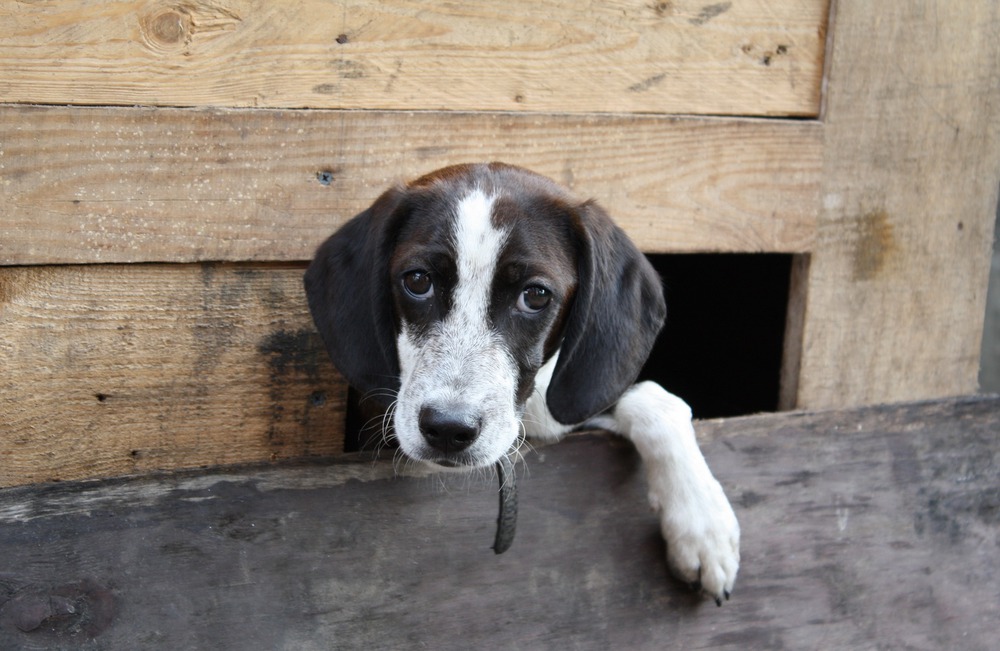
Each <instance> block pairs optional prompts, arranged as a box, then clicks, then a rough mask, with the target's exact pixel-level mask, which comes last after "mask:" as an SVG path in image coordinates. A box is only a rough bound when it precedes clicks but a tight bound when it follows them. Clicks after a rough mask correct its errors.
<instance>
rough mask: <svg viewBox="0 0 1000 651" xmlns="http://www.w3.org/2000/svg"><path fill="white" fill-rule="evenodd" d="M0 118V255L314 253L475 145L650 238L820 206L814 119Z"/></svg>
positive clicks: (129, 112)
mask: <svg viewBox="0 0 1000 651" xmlns="http://www.w3.org/2000/svg"><path fill="white" fill-rule="evenodd" d="M0 133H3V134H4V136H3V138H4V143H3V146H2V147H0V174H2V175H3V176H2V182H0V199H2V200H0V264H51V263H61V262H85V263H90V262H155V261H164V262H190V261H202V260H237V261H239V260H307V259H309V258H311V257H312V254H313V252H314V251H315V248H316V247H317V246H318V245H319V243H320V242H322V241H323V240H324V239H325V238H326V237H327V236H328V235H329V234H330V233H331V232H333V230H334V229H335V228H336V227H337V226H339V225H340V224H341V223H343V222H344V221H346V220H347V219H349V218H350V217H352V216H353V215H355V214H357V213H358V212H360V211H361V210H363V209H364V208H366V207H367V206H368V205H370V204H371V202H372V201H374V199H375V198H376V197H377V196H378V195H379V194H380V193H381V192H382V191H383V190H385V189H386V188H387V187H388V186H389V185H390V184H392V183H396V182H399V181H401V180H404V179H407V178H415V177H416V176H418V175H420V174H423V173H425V172H429V171H432V170H434V169H437V168H438V167H441V166H444V165H448V164H453V163H461V162H469V161H478V160H504V161H506V162H509V163H514V164H520V165H524V166H525V167H529V168H531V169H534V170H535V171H537V172H540V173H542V174H547V175H549V176H552V177H553V178H555V179H557V180H559V181H561V182H563V183H565V184H567V185H569V186H570V187H572V188H574V189H576V190H578V191H579V192H580V193H581V195H582V196H583V197H595V198H597V199H598V200H600V201H601V202H602V203H603V204H604V205H606V206H607V208H608V209H609V210H610V211H611V213H612V214H613V215H614V216H615V218H616V219H618V220H619V221H620V222H621V224H622V225H623V227H624V228H625V229H626V230H628V231H629V232H630V234H631V235H632V236H633V237H634V238H635V239H636V240H637V241H638V242H639V243H640V244H641V245H642V247H643V248H644V249H646V250H648V251H692V250H702V251H704V250H711V251H803V250H808V249H809V247H810V246H811V244H812V242H813V235H814V229H815V218H816V213H817V212H818V210H819V203H818V201H819V199H818V197H819V194H818V189H819V181H820V179H819V170H820V162H821V151H820V144H821V141H822V134H821V130H820V128H819V126H818V125H817V124H815V123H810V122H782V121H761V120H713V119H670V118H655V117H649V116H646V117H642V116H607V117H599V116H590V117H572V116H538V115H534V116H526V115H513V114H506V115H503V114H443V113H385V112H328V111H234V110H168V109H104V108H102V109H79V108H25V107H7V108H2V109H0Z"/></svg>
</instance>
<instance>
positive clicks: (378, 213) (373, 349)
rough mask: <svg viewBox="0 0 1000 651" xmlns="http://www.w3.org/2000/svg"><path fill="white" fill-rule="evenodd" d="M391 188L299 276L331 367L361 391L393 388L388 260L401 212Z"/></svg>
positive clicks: (395, 371) (398, 192)
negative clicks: (303, 275)
mask: <svg viewBox="0 0 1000 651" xmlns="http://www.w3.org/2000/svg"><path fill="white" fill-rule="evenodd" d="M405 198H406V191H405V190H403V189H400V188H393V189H390V190H388V191H386V192H385V193H384V194H382V196H380V197H379V198H378V199H377V200H376V201H375V203H374V204H372V206H371V207H370V208H369V209H368V210H366V211H364V212H362V213H361V214H359V215H357V216H356V217H354V218H353V219H351V220H350V221H349V222H347V223H346V224H344V225H343V226H342V227H341V228H340V229H338V230H337V232H335V233H334V234H333V235H332V236H330V238H329V239H327V240H326V242H324V243H323V244H322V245H321V246H320V247H319V250H318V251H317V252H316V257H315V258H314V259H313V261H312V263H311V264H310V265H309V268H308V269H307V270H306V274H305V279H304V281H305V289H306V297H307V298H308V301H309V311H310V312H311V313H312V317H313V321H314V322H315V323H316V327H317V329H318V330H319V333H320V336H321V337H322V338H323V343H324V344H325V345H326V349H327V352H328V353H329V354H330V359H331V360H332V361H333V364H334V366H336V367H337V369H338V370H339V371H340V372H341V373H342V374H343V375H344V377H345V378H347V381H348V382H349V383H350V384H351V385H352V386H354V388H356V389H358V390H359V391H361V392H362V393H368V392H371V391H374V390H376V389H390V390H392V391H395V390H397V389H398V388H399V358H398V357H397V355H396V344H395V332H394V325H393V324H394V320H393V313H392V304H391V301H392V297H391V296H390V293H389V280H388V275H389V272H388V260H389V257H390V256H391V253H392V248H393V246H394V245H395V242H394V240H395V237H394V233H395V230H396V224H397V223H398V221H399V218H400V215H401V214H402V213H403V212H404V211H405V203H406V202H405Z"/></svg>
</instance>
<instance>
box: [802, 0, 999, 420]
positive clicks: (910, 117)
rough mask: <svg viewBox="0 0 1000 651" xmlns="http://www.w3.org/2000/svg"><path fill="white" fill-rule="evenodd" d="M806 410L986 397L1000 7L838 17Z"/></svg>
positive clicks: (864, 8) (809, 318)
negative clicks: (983, 356) (975, 394)
mask: <svg viewBox="0 0 1000 651" xmlns="http://www.w3.org/2000/svg"><path fill="white" fill-rule="evenodd" d="M835 13H836V16H835V26H834V29H833V30H832V34H833V36H832V38H833V40H832V44H831V51H832V56H831V61H830V72H829V79H828V83H827V86H828V95H827V98H826V101H827V108H826V111H825V116H824V118H823V119H824V129H823V133H824V137H825V143H824V153H823V158H824V164H823V189H822V193H823V195H822V196H823V198H822V202H823V206H822V212H821V215H822V217H821V219H820V226H819V231H818V236H817V240H816V249H815V251H814V253H813V254H812V257H811V263H810V265H809V270H808V282H807V283H804V284H803V287H807V291H808V296H807V299H806V301H805V314H804V317H803V335H802V337H803V338H802V357H801V362H800V371H799V374H798V379H797V383H796V384H797V392H796V396H795V400H794V401H793V402H792V403H791V404H794V405H797V406H799V407H824V406H836V405H853V404H863V403H874V402H881V401H896V400H909V399H918V398H929V397H936V396H946V395H955V394H961V393H967V392H972V391H975V390H976V388H977V377H976V376H977V370H978V365H979V349H980V342H981V340H982V328H983V315H984V313H985V301H986V289H987V278H988V273H989V261H990V249H991V243H992V238H993V222H994V215H995V212H994V211H995V209H996V205H997V188H998V186H1000V4H997V3H996V2H991V1H989V0H982V1H978V2H960V3H958V2H948V1H947V0H941V1H937V0H921V1H919V2H905V3H878V4H877V5H876V4H873V3H870V2H861V1H856V0H844V1H843V2H837V4H836V12H835Z"/></svg>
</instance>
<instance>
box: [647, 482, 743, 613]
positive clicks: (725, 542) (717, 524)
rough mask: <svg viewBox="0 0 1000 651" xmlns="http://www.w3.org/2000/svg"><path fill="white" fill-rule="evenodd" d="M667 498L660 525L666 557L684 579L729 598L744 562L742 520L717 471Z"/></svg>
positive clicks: (719, 600)
mask: <svg viewBox="0 0 1000 651" xmlns="http://www.w3.org/2000/svg"><path fill="white" fill-rule="evenodd" d="M687 488H688V491H690V492H688V491H680V492H679V494H680V495H684V493H685V492H687V497H686V498H678V494H677V493H675V494H674V495H673V496H671V497H668V498H667V499H666V500H663V497H665V496H663V495H661V496H658V497H659V498H660V499H659V500H656V501H658V502H660V505H661V506H662V508H661V510H660V526H661V530H662V532H663V537H664V539H665V540H666V542H667V563H668V565H669V566H670V569H671V571H672V572H673V573H674V575H676V576H677V577H678V578H679V579H680V580H681V581H684V582H686V583H688V584H689V585H691V586H692V587H693V588H694V589H696V590H698V591H700V592H702V593H704V594H705V595H706V596H708V597H710V598H711V599H714V600H715V603H716V604H717V605H719V606H721V605H722V601H723V600H724V599H725V600H728V599H729V595H730V593H732V591H733V584H734V583H735V581H736V573H737V572H738V571H739V567H740V525H739V522H737V520H736V514H735V513H733V509H732V507H731V506H730V505H729V500H727V499H726V495H725V493H724V492H723V491H722V486H720V485H719V482H718V481H716V480H715V478H714V477H712V478H710V479H708V480H707V481H705V480H703V481H702V482H701V483H700V484H699V485H697V486H688V487H687Z"/></svg>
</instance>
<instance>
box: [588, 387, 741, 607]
mask: <svg viewBox="0 0 1000 651" xmlns="http://www.w3.org/2000/svg"><path fill="white" fill-rule="evenodd" d="M595 424H597V425H600V426H602V427H605V428H607V429H611V430H614V431H617V432H619V433H621V434H622V435H623V436H625V437H627V438H628V439H629V440H631V441H632V442H633V444H635V447H636V449H637V450H638V451H639V454H640V456H641V457H642V460H643V463H644V465H645V468H646V477H647V481H648V486H649V501H650V503H651V504H652V506H653V508H654V509H656V511H657V513H658V514H659V517H660V528H661V530H662V532H663V537H664V538H665V539H666V541H667V561H668V563H669V565H670V567H671V569H672V570H673V572H674V573H675V574H676V575H677V576H678V577H679V578H680V579H681V580H683V581H686V582H688V583H690V584H693V585H696V586H700V588H701V590H702V591H703V592H704V593H705V594H707V595H708V596H709V597H712V598H713V599H715V601H716V603H717V604H719V605H721V604H722V600H723V599H728V598H729V593H730V592H731V591H732V589H733V582H734V581H735V580H736V572H737V570H738V569H739V564H740V527H739V523H738V522H737V521H736V515H735V514H734V513H733V509H732V507H731V506H730V505H729V500H727V499H726V495H725V493H723V491H722V486H720V485H719V482H718V481H716V479H715V477H714V476H713V475H712V472H711V471H710V470H709V469H708V464H707V463H706V462H705V458H704V457H703V456H702V454H701V450H699V449H698V442H697V440H696V439H695V434H694V428H693V427H692V425H691V409H690V407H688V405H687V403H685V402H684V401H683V400H681V399H680V398H678V397H676V396H674V395H673V394H671V393H668V392H667V391H666V390H664V389H663V388H662V387H661V386H660V385H658V384H656V383H654V382H641V383H639V384H636V385H635V386H633V387H632V388H631V389H629V390H628V391H626V392H625V394H624V395H623V396H622V397H621V399H620V400H619V401H618V403H617V404H616V405H615V407H614V410H613V411H612V413H611V414H610V415H609V416H603V417H599V418H598V419H597V420H596V421H595Z"/></svg>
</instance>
